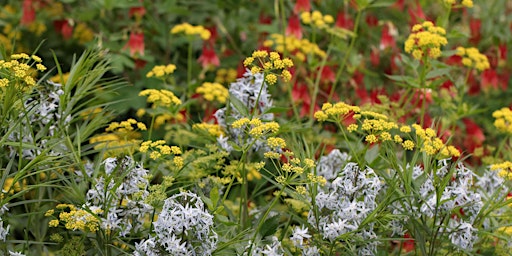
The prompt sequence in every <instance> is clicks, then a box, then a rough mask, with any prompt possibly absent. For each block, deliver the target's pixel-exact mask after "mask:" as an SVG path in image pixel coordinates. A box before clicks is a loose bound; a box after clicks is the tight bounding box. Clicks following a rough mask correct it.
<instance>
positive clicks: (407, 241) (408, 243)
mask: <svg viewBox="0 0 512 256" xmlns="http://www.w3.org/2000/svg"><path fill="white" fill-rule="evenodd" d="M402 250H403V251H405V252H410V251H413V250H414V238H411V235H410V234H409V233H405V235H404V241H403V242H402Z"/></svg>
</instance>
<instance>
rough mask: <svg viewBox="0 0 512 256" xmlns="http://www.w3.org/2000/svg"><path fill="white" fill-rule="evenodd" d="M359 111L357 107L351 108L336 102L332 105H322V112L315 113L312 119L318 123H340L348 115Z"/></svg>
mask: <svg viewBox="0 0 512 256" xmlns="http://www.w3.org/2000/svg"><path fill="white" fill-rule="evenodd" d="M360 111H361V109H360V108H359V107H357V106H351V105H348V104H346V103H344V102H338V103H335V104H334V105H333V104H331V103H324V104H323V105H322V110H319V111H317V112H315V114H314V117H315V118H316V119H318V121H321V122H322V121H327V120H329V121H331V120H332V121H341V120H343V119H344V118H345V117H346V116H347V115H348V114H350V113H352V112H360Z"/></svg>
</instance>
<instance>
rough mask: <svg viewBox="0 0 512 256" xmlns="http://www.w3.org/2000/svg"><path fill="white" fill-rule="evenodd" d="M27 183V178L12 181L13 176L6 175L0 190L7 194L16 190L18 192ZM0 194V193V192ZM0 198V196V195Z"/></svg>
mask: <svg viewBox="0 0 512 256" xmlns="http://www.w3.org/2000/svg"><path fill="white" fill-rule="evenodd" d="M26 185H27V180H25V179H23V180H18V181H17V182H14V178H13V177H8V178H6V179H5V181H4V185H3V188H2V191H3V192H5V193H9V194H11V195H12V194H14V193H16V192H20V191H21V190H22V189H23V188H24V187H25V186H26ZM0 195H1V193H0ZM0 199H1V197H0Z"/></svg>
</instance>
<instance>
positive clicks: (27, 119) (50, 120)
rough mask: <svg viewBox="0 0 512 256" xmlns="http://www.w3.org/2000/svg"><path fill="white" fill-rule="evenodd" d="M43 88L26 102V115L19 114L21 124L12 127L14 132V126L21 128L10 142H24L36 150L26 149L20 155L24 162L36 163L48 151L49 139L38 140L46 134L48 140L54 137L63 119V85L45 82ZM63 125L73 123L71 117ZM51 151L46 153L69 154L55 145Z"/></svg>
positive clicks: (61, 144) (63, 148)
mask: <svg viewBox="0 0 512 256" xmlns="http://www.w3.org/2000/svg"><path fill="white" fill-rule="evenodd" d="M43 83H45V85H46V86H45V87H44V88H40V89H38V90H35V92H34V93H35V94H34V95H33V96H32V97H31V98H29V99H27V100H26V101H25V102H24V108H25V110H26V112H22V113H20V116H19V121H20V123H19V124H16V123H14V122H13V123H11V124H10V125H11V128H14V125H19V127H15V128H14V129H12V132H11V133H10V134H9V136H8V139H9V140H10V141H16V142H19V141H22V142H24V143H27V144H29V145H35V146H36V147H23V149H22V151H21V154H22V157H23V158H26V159H34V158H35V157H37V156H38V155H40V154H41V153H42V152H43V150H46V149H47V144H48V143H49V142H50V141H48V140H47V139H46V138H38V136H37V133H38V132H39V131H46V132H47V134H48V135H49V136H54V135H55V134H56V131H57V130H58V129H59V122H58V121H59V120H61V119H62V117H61V114H60V113H59V104H60V96H61V95H62V94H63V93H64V91H63V90H62V89H61V88H62V85H61V84H58V83H54V82H52V81H49V80H48V81H45V82H43ZM61 121H63V123H62V125H66V124H68V123H69V122H70V121H71V116H69V115H68V116H66V117H64V118H63V120H61ZM52 144H53V146H52V148H51V149H50V150H48V151H47V154H48V155H51V156H58V155H62V154H63V153H64V152H67V148H66V146H65V145H64V143H58V142H56V141H52ZM10 153H11V156H14V155H16V154H18V151H17V150H13V149H12V147H11V152H10Z"/></svg>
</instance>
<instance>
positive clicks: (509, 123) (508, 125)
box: [492, 108, 512, 134]
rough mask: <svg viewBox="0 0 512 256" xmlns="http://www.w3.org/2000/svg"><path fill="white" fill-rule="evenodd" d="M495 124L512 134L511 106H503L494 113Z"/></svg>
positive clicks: (502, 130) (501, 130)
mask: <svg viewBox="0 0 512 256" xmlns="http://www.w3.org/2000/svg"><path fill="white" fill-rule="evenodd" d="M492 117H494V118H495V119H496V120H494V126H495V127H496V128H497V129H498V130H499V131H500V132H504V133H508V134H512V110H510V108H502V109H500V110H496V111H494V112H493V113H492Z"/></svg>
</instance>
